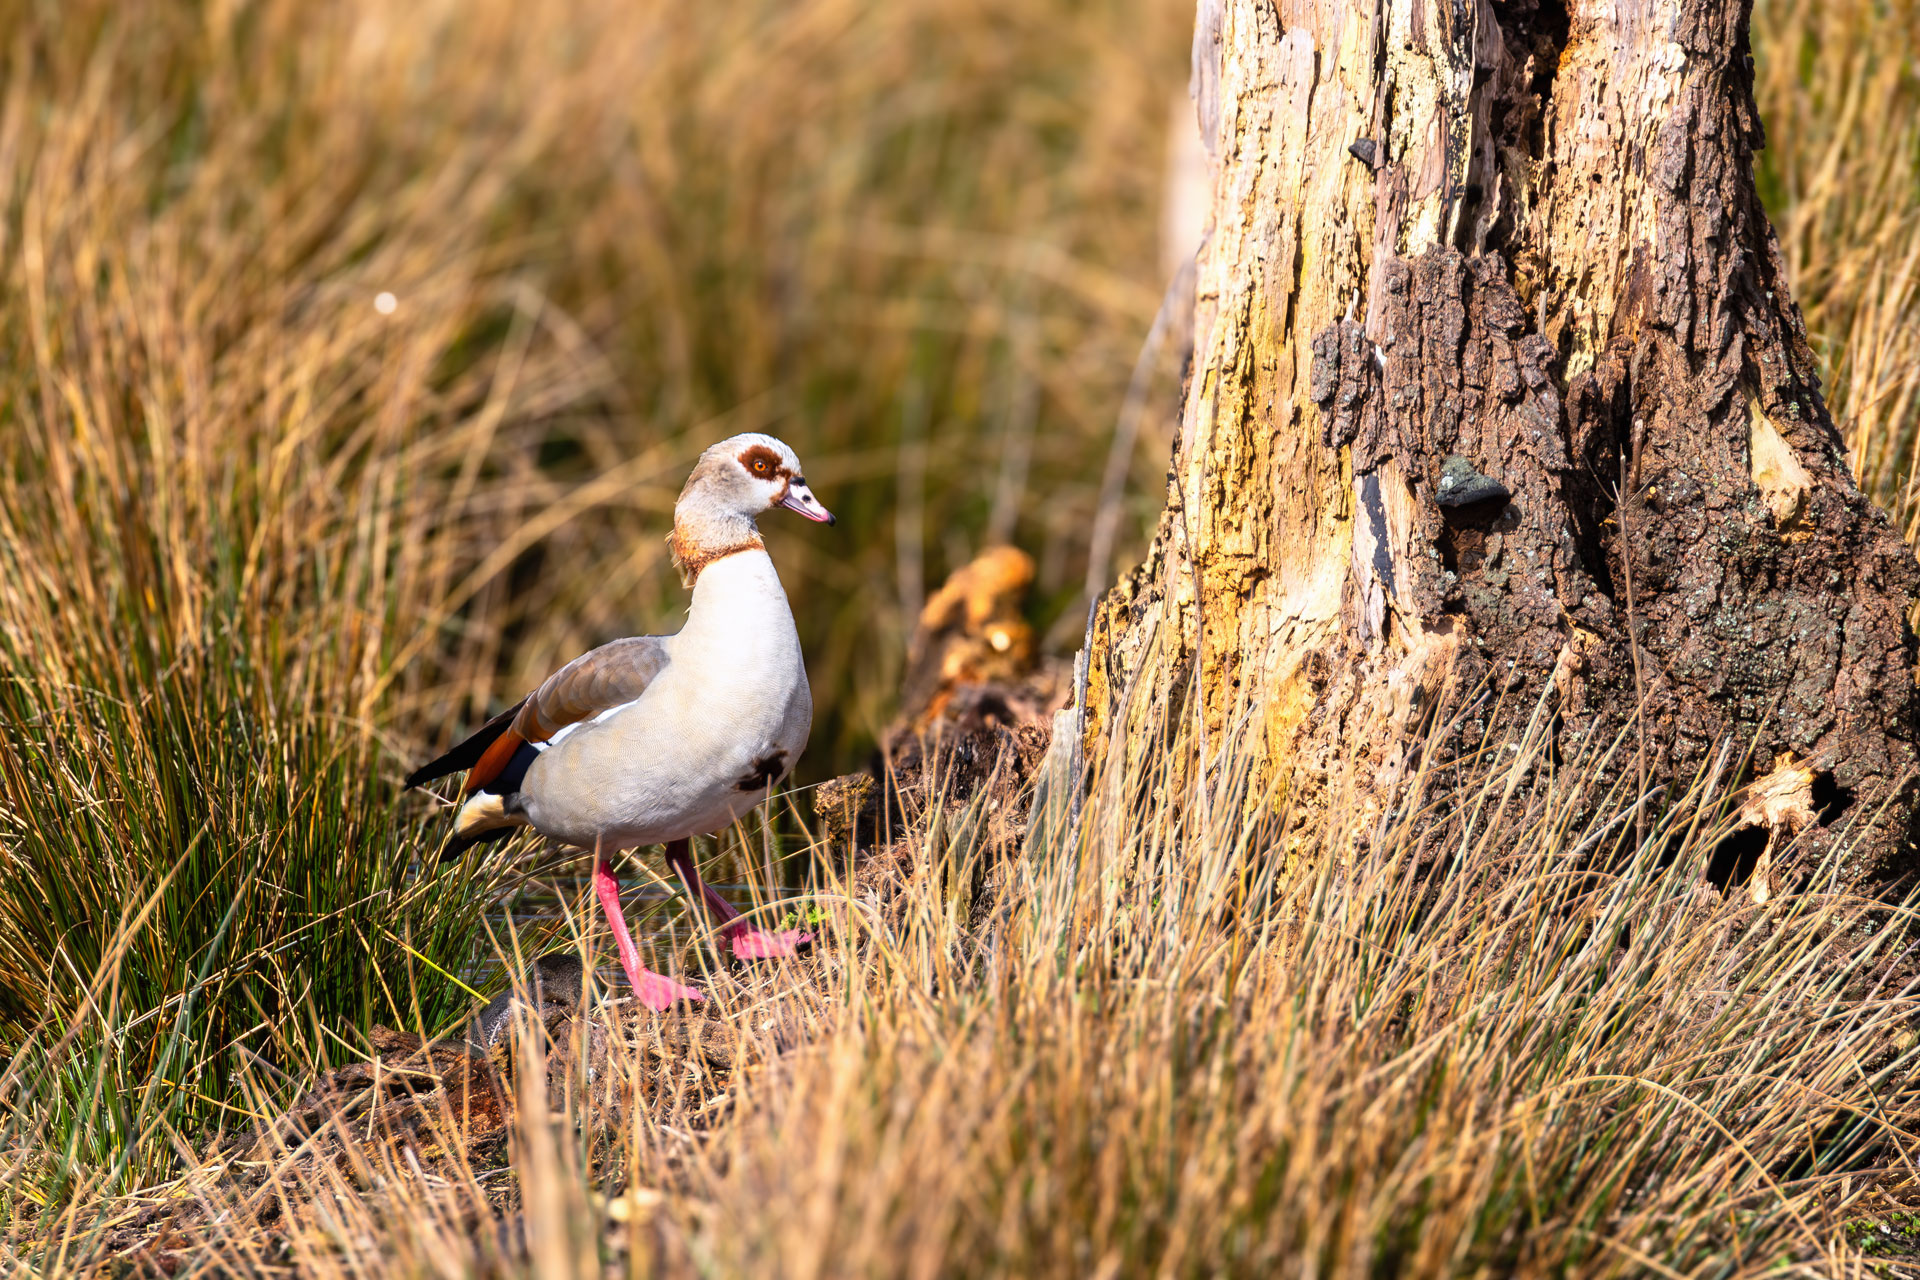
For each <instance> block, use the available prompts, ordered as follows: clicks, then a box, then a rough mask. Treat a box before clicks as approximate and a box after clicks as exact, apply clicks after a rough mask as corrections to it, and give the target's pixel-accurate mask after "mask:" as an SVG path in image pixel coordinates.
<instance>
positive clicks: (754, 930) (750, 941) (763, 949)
mask: <svg viewBox="0 0 1920 1280" xmlns="http://www.w3.org/2000/svg"><path fill="white" fill-rule="evenodd" d="M667 861H668V862H669V863H670V864H671V865H672V866H673V870H674V873H675V874H676V875H678V876H679V877H680V883H681V884H684V885H685V886H686V887H687V892H688V893H690V894H692V895H693V896H694V897H695V898H697V899H699V900H701V901H703V902H705V903H706V904H707V909H708V910H709V911H711V912H713V915H714V918H715V919H716V920H718V921H719V923H720V934H721V936H722V937H724V938H725V939H726V940H727V945H729V946H731V947H732V948H733V955H734V958H735V959H736V960H764V959H767V958H769V957H771V956H790V955H792V954H793V953H794V952H796V951H798V950H799V949H800V948H801V947H803V946H805V945H806V944H807V943H809V942H812V941H813V935H812V934H811V933H809V932H808V931H807V930H805V929H778V930H768V929H761V928H758V927H756V926H754V925H753V924H751V923H749V922H748V921H747V920H746V919H744V918H743V917H742V916H741V915H740V913H739V912H738V911H735V910H734V909H733V904H732V903H731V902H728V901H727V900H726V899H725V898H723V897H721V896H720V894H719V893H718V892H716V891H715V890H714V888H713V886H712V885H710V884H707V883H706V882H705V881H703V880H702V879H701V878H700V868H698V867H696V866H695V865H694V864H693V843H692V841H689V840H669V841H667Z"/></svg>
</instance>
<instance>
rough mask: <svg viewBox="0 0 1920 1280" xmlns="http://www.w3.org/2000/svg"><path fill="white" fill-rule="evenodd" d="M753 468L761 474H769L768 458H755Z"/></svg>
mask: <svg viewBox="0 0 1920 1280" xmlns="http://www.w3.org/2000/svg"><path fill="white" fill-rule="evenodd" d="M753 469H754V470H755V471H757V472H759V473H760V474H761V475H765V474H767V460H766V459H765V458H755V459H754V460H753Z"/></svg>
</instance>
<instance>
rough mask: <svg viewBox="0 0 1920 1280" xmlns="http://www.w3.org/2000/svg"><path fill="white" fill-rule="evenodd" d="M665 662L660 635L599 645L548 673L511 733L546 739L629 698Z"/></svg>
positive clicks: (640, 690) (528, 738)
mask: <svg viewBox="0 0 1920 1280" xmlns="http://www.w3.org/2000/svg"><path fill="white" fill-rule="evenodd" d="M666 665H667V651H666V646H665V645H663V644H662V643H661V638H660V637H659V636H632V637H629V638H628V639H625V640H615V641H614V642H613V643H612V644H603V645H601V646H600V647H599V648H598V649H594V650H591V651H589V652H587V653H583V654H581V655H580V656H579V657H577V658H575V659H574V660H573V661H572V662H569V663H568V664H567V665H566V666H564V667H562V668H560V669H559V670H558V671H556V672H554V673H553V674H552V675H551V676H548V677H547V681H546V683H545V684H543V685H541V686H540V687H539V688H538V689H536V690H534V691H533V693H532V695H531V696H530V697H528V698H527V701H526V705H525V706H523V707H521V708H520V714H519V715H518V716H516V717H514V721H513V732H514V733H516V734H518V735H519V736H520V737H521V738H523V739H524V740H526V741H528V742H545V741H546V740H547V739H548V738H551V737H552V736H553V735H554V734H556V733H558V732H560V730H562V729H564V728H566V727H567V726H568V725H570V724H578V723H579V722H580V721H582V720H590V719H592V718H593V717H594V716H597V715H599V714H600V713H601V712H602V711H607V710H610V709H612V708H614V707H617V706H619V705H621V704H622V703H626V702H632V701H633V700H634V699H635V698H637V697H639V696H640V695H641V694H642V693H644V692H646V688H647V686H648V685H650V684H652V683H653V681H654V677H656V676H658V675H659V674H660V672H661V670H662V669H663V668H664V667H665V666H666Z"/></svg>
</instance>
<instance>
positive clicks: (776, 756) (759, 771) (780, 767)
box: [733, 750, 787, 791]
mask: <svg viewBox="0 0 1920 1280" xmlns="http://www.w3.org/2000/svg"><path fill="white" fill-rule="evenodd" d="M786 776H787V753H786V752H785V751H778V750H775V751H769V752H767V754H765V755H763V756H761V757H760V758H759V759H758V760H755V761H754V762H753V772H752V773H749V774H748V775H747V776H746V777H744V778H742V779H740V781H738V782H736V783H734V784H733V785H734V787H735V789H737V790H740V791H765V790H766V789H767V788H768V787H770V786H772V785H773V784H774V783H776V782H778V781H779V780H780V779H782V778H784V777H786Z"/></svg>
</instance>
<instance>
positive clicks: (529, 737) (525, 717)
mask: <svg viewBox="0 0 1920 1280" xmlns="http://www.w3.org/2000/svg"><path fill="white" fill-rule="evenodd" d="M775 507H786V508H787V509H788V510H790V511H797V512H799V513H800V514H801V515H803V516H805V517H806V518H807V519H809V520H816V521H820V522H822V523H825V524H832V523H833V522H834V521H833V516H832V514H831V513H830V512H829V511H828V510H827V509H826V508H825V507H824V506H822V505H820V501H819V499H817V498H815V497H814V496H813V492H812V490H810V489H809V488H808V487H807V482H806V480H805V479H804V478H803V477H802V476H801V474H800V459H799V458H798V457H796V456H795V455H794V452H793V450H792V449H789V448H788V447H787V446H786V445H785V444H783V443H782V442H780V441H779V440H776V439H774V438H773V437H772V436H766V435H760V434H758V433H749V434H746V435H738V436H734V437H732V438H731V439H728V440H722V441H721V442H720V443H719V444H716V445H714V446H713V447H712V448H710V449H708V450H707V451H706V452H705V453H703V454H701V455H700V461H699V462H698V463H696V464H695V465H694V468H693V474H692V475H691V476H689V477H688V478H687V484H686V487H685V488H684V489H682V490H681V491H680V499H679V501H678V502H676V503H675V504H674V508H673V533H672V535H671V536H670V537H669V538H668V539H667V541H668V544H669V546H670V547H671V548H672V552H673V560H674V563H675V565H676V566H678V568H679V570H680V576H681V579H682V581H683V582H684V583H685V584H686V585H687V586H689V587H691V588H692V589H693V607H692V608H691V609H690V610H689V611H688V613H687V622H686V625H685V626H683V627H681V628H680V630H679V632H678V633H677V634H674V635H670V636H633V637H630V638H628V639H625V640H615V641H614V642H612V643H611V644H605V645H602V646H600V647H599V648H598V649H595V650H593V651H592V652H590V653H586V654H583V655H581V656H580V657H578V658H575V659H574V660H573V661H572V662H569V663H568V664H567V665H566V666H564V667H562V668H561V669H560V670H559V671H557V672H555V673H554V674H553V675H551V676H549V677H548V678H547V681H546V683H544V684H542V685H541V686H540V687H539V688H538V689H536V690H534V691H533V692H532V693H530V694H528V695H527V696H526V697H525V698H523V699H521V701H520V702H519V704H518V705H516V706H514V707H512V708H511V709H509V710H507V711H504V712H502V713H501V714H499V715H497V716H495V717H494V718H493V719H492V720H489V721H488V722H487V723H486V724H484V725H482V726H481V727H480V730H479V731H478V732H477V733H475V734H473V735H472V736H471V737H469V738H467V739H466V740H465V741H464V742H462V743H460V745H458V746H456V747H454V748H453V749H452V750H451V751H449V752H447V753H446V754H445V755H443V756H441V757H440V758H439V759H437V760H434V761H432V762H431V763H428V764H425V765H422V766H421V767H420V768H419V769H416V770H415V771H414V772H413V773H412V774H411V775H410V776H409V777H408V778H407V786H408V787H417V786H419V785H420V784H422V783H424V782H430V781H432V780H433V779H435V778H443V777H446V776H447V775H448V774H452V773H457V772H459V771H460V770H462V769H464V770H466V771H467V780H466V787H465V790H464V793H463V794H464V795H465V796H466V797H467V798H466V801H465V803H464V804H462V805H461V807H460V810H459V813H458V814H457V815H456V817H455V819H454V827H453V830H454V834H453V838H452V839H451V840H450V841H449V842H448V845H447V848H446V851H445V852H444V853H443V854H442V859H443V860H444V859H446V858H450V857H454V856H457V855H459V854H460V853H461V852H463V851H464V850H466V849H468V848H470V847H472V846H473V845H476V844H479V843H481V842H483V841H487V840H496V839H501V838H503V837H505V836H507V835H509V834H511V833H512V832H514V831H515V830H518V829H519V828H521V827H531V828H533V829H534V830H535V831H537V832H539V833H540V834H541V835H544V836H548V837H550V838H552V839H554V840H557V841H560V842H561V843H563V844H569V845H575V846H577V847H579V848H581V849H591V850H592V851H593V857H594V862H593V884H594V892H595V893H596V894H597V895H598V897H599V899H600V907H601V909H602V910H603V911H604V912H605V913H606V916H607V924H608V925H609V926H611V927H612V929H613V936H614V939H615V941H616V942H617V943H618V945H619V949H620V965H621V967H622V968H623V969H625V970H626V973H627V980H628V981H629V982H630V983H631V984H632V986H633V991H634V994H635V995H636V996H637V997H638V998H639V1000H640V1002H641V1003H642V1004H644V1005H646V1006H647V1007H648V1008H650V1009H656V1010H658V1009H665V1008H667V1007H668V1006H669V1005H671V1004H672V1003H673V1002H674V1001H675V1000H683V999H684V1000H700V999H704V997H703V996H702V995H701V993H700V992H698V991H696V990H694V989H693V988H692V987H688V986H683V985H682V984H680V983H678V982H675V981H673V980H672V979H670V978H665V977H662V976H661V975H660V974H657V973H652V972H650V971H648V970H647V969H645V968H643V967H642V966H641V964H640V956H639V953H638V951H637V950H636V949H635V948H634V945H633V935H632V934H630V933H628V931H627V924H626V920H625V919H624V918H623V917H622V915H621V912H620V886H619V882H618V881H616V880H615V879H614V877H613V871H612V868H611V865H610V862H609V859H610V857H611V856H613V855H616V854H618V853H620V852H621V851H623V850H627V849H634V848H638V847H640V846H642V845H652V844H664V845H666V847H667V861H668V862H669V863H670V864H671V865H672V867H673V869H674V872H675V873H676V874H677V875H678V876H679V877H680V880H681V882H682V884H683V885H684V886H685V887H686V890H687V893H688V894H689V896H691V897H692V898H693V900H694V901H695V902H696V903H697V902H700V901H702V900H704V901H705V903H706V905H707V907H708V909H709V910H711V911H712V912H713V914H714V915H715V916H716V917H717V918H718V920H719V922H720V926H721V931H722V933H723V935H724V936H725V937H726V939H727V942H728V944H729V945H730V946H731V947H732V949H733V954H734V955H735V956H736V957H739V958H742V959H752V958H758V957H763V956H777V955H788V954H791V953H792V952H793V951H794V950H795V948H797V947H798V946H800V945H802V944H803V943H806V942H807V941H809V940H810V937H811V935H809V934H807V933H805V932H802V931H800V930H791V929H789V930H780V931H769V930H765V929H760V928H756V927H754V926H753V925H751V924H750V923H749V922H748V921H747V920H745V919H744V918H742V917H741V915H740V913H739V912H738V911H736V910H734V908H733V907H732V905H731V904H729V903H728V902H727V900H726V899H725V898H722V897H721V896H720V895H719V894H718V893H716V892H714V890H713V889H712V888H711V887H710V886H708V885H705V884H703V883H701V880H700V872H699V870H698V868H696V867H695V866H694V862H693V853H692V850H691V847H690V839H691V837H693V836H696V835H705V834H707V833H710V832H714V831H719V830H721V829H723V828H725V827H726V826H728V825H729V824H731V823H732V822H733V821H734V819H736V818H738V817H739V816H740V815H741V814H743V813H745V812H746V811H747V810H749V809H751V808H753V807H754V806H755V805H757V804H759V803H760V802H761V801H762V800H764V799H765V798H766V796H767V792H768V791H769V790H770V789H771V788H772V786H773V784H774V783H776V782H778V781H780V780H781V779H782V778H784V777H786V776H787V773H788V772H789V771H790V770H791V769H792V768H793V765H794V762H795V761H796V760H798V759H799V757H800V752H801V751H802V750H803V749H804V748H805V747H806V745H807V732H808V730H809V728H811V726H812V721H813V695H812V693H811V692H810V691H809V690H808V688H807V669H806V664H805V663H804V662H803V661H802V660H801V654H800V637H799V634H798V633H797V632H796V631H795V630H794V626H793V613H792V611H791V610H790V609H788V607H787V596H786V592H785V591H784V590H783V589H782V588H781V586H780V578H779V575H777V574H776V573H775V572H774V569H773V561H772V559H771V558H770V557H769V556H768V555H767V547H766V544H765V543H764V542H762V541H761V540H760V530H759V528H758V526H757V525H756V524H755V523H754V519H755V517H757V516H759V515H761V514H762V513H764V512H767V511H770V510H772V509H773V508H775Z"/></svg>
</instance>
